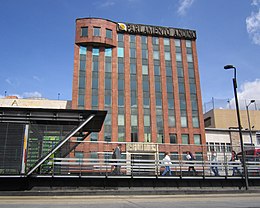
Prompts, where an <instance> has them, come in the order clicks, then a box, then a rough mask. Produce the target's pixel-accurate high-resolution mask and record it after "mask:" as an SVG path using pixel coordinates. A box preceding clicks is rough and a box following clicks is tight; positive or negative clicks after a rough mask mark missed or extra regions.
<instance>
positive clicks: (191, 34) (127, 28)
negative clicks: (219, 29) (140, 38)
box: [117, 23, 196, 40]
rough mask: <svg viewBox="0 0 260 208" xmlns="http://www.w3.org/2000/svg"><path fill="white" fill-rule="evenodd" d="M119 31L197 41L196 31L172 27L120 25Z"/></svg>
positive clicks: (118, 25)
mask: <svg viewBox="0 0 260 208" xmlns="http://www.w3.org/2000/svg"><path fill="white" fill-rule="evenodd" d="M117 31H118V32H127V33H130V34H140V35H152V36H163V37H173V38H184V39H191V40H193V39H196V31H195V30H186V29H178V28H171V27H159V26H150V25H139V24H130V23H118V24H117Z"/></svg>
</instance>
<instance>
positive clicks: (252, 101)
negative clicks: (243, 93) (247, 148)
mask: <svg viewBox="0 0 260 208" xmlns="http://www.w3.org/2000/svg"><path fill="white" fill-rule="evenodd" d="M254 102H255V100H250V103H249V104H248V105H246V112H247V120H248V126H249V135H250V142H251V146H253V138H252V129H251V124H250V117H249V110H248V108H249V106H250V104H251V103H254Z"/></svg>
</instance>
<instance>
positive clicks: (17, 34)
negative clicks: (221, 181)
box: [0, 0, 260, 102]
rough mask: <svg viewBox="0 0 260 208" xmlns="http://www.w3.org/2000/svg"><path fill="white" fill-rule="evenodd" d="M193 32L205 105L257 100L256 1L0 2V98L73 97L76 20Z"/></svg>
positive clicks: (259, 33) (259, 3) (259, 42)
mask: <svg viewBox="0 0 260 208" xmlns="http://www.w3.org/2000/svg"><path fill="white" fill-rule="evenodd" d="M82 17H101V18H106V19H110V20H113V21H116V22H130V23H141V24H149V25H159V26H168V27H176V28H187V29H194V30H196V31H197V37H198V39H197V52H198V61H199V70H200V81H201V90H202V98H203V102H207V101H209V100H210V99H211V98H212V97H214V98H220V99H222V98H224V99H225V98H232V97H233V88H232V77H233V72H232V70H231V71H225V70H224V69H223V66H224V65H226V64H233V65H235V66H236V67H237V80H238V85H239V89H238V91H239V96H240V97H241V98H244V99H256V100H257V99H259V100H260V0H240V1H237V0H215V1H209V0H161V1H156V0H95V1H90V0H22V1H21V0H1V1H0V28H1V29H0V71H1V73H0V97H3V96H4V95H5V92H6V94H7V95H18V96H19V97H22V98H26V97H35V96H36V97H37V96H40V97H44V98H48V99H57V98H58V93H60V99H62V100H71V97H72V74H73V53H74V37H75V19H76V18H82Z"/></svg>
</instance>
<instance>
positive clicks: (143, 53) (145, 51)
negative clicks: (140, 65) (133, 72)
mask: <svg viewBox="0 0 260 208" xmlns="http://www.w3.org/2000/svg"><path fill="white" fill-rule="evenodd" d="M142 59H148V51H147V49H142Z"/></svg>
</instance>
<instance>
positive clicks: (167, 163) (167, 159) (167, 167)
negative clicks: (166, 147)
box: [162, 152, 172, 176]
mask: <svg viewBox="0 0 260 208" xmlns="http://www.w3.org/2000/svg"><path fill="white" fill-rule="evenodd" d="M169 155H170V154H169V152H165V154H164V158H163V164H164V166H165V169H164V171H163V173H162V176H164V175H166V173H168V172H169V175H172V171H171V168H170V165H171V164H172V163H171V158H170V156H169Z"/></svg>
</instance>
